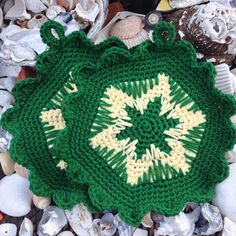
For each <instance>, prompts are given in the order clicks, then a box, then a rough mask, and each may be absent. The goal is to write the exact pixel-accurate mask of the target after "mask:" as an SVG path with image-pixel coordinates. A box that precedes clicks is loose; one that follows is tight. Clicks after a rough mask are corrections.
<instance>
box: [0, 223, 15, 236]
mask: <svg viewBox="0 0 236 236" xmlns="http://www.w3.org/2000/svg"><path fill="white" fill-rule="evenodd" d="M16 232H17V227H16V225H15V224H9V223H6V224H0V235H1V236H16Z"/></svg>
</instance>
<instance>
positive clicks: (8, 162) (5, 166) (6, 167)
mask: <svg viewBox="0 0 236 236" xmlns="http://www.w3.org/2000/svg"><path fill="white" fill-rule="evenodd" d="M0 163H1V166H2V170H3V173H4V174H5V175H11V174H13V173H14V171H15V170H14V165H15V162H14V161H13V160H12V159H11V157H10V156H9V155H8V154H7V153H0Z"/></svg>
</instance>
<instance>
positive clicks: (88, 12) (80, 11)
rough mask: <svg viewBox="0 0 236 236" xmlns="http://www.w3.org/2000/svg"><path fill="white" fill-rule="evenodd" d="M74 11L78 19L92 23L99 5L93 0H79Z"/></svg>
mask: <svg viewBox="0 0 236 236" xmlns="http://www.w3.org/2000/svg"><path fill="white" fill-rule="evenodd" d="M75 12H76V14H77V16H78V17H79V18H80V19H82V20H83V21H87V22H90V23H92V24H93V23H94V22H95V19H96V17H97V16H98V13H99V7H98V4H97V3H96V2H95V0H79V1H78V3H77V5H76V7H75Z"/></svg>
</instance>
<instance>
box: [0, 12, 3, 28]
mask: <svg viewBox="0 0 236 236" xmlns="http://www.w3.org/2000/svg"><path fill="white" fill-rule="evenodd" d="M2 24H3V12H2V9H1V8H0V29H1V28H2Z"/></svg>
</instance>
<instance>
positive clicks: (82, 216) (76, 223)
mask: <svg viewBox="0 0 236 236" xmlns="http://www.w3.org/2000/svg"><path fill="white" fill-rule="evenodd" d="M65 213H66V217H67V219H68V221H69V224H70V226H71V228H72V229H73V230H74V232H75V233H76V234H78V235H83V236H86V235H89V233H88V232H89V230H90V228H91V227H92V220H93V218H92V214H91V213H90V212H89V211H88V209H87V208H86V207H85V206H84V205H83V204H82V203H80V204H77V205H75V206H74V208H73V209H72V210H71V211H68V210H66V211H65Z"/></svg>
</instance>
